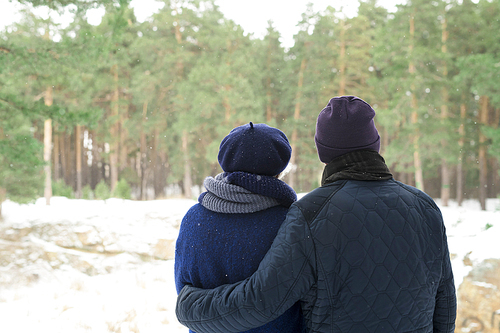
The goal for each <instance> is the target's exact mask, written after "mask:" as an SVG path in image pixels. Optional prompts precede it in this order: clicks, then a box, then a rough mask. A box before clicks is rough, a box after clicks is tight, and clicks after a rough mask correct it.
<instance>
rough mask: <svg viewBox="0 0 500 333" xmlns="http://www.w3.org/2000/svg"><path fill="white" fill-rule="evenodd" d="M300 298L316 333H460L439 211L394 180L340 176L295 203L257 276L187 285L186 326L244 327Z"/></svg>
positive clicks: (181, 310) (182, 304) (182, 305)
mask: <svg viewBox="0 0 500 333" xmlns="http://www.w3.org/2000/svg"><path fill="white" fill-rule="evenodd" d="M297 300H301V301H302V310H303V313H304V316H305V319H306V321H307V326H308V331H310V332H356V333H362V332H453V331H454V323H455V314H456V297H455V287H454V283H453V274H452V270H451V264H450V258H449V252H448V245H447V240H446V234H445V227H444V224H443V220H442V216H441V213H440V211H439V209H438V207H437V206H436V205H435V203H434V201H433V200H432V199H431V198H430V197H428V196H427V195H426V194H425V193H423V192H421V191H419V190H417V189H415V188H413V187H410V186H407V185H404V184H402V183H400V182H397V181H395V180H394V179H389V180H382V181H358V180H340V181H335V182H333V183H331V184H329V185H326V186H323V187H321V188H318V189H316V190H314V191H313V192H311V193H309V194H308V195H306V196H305V197H304V198H302V199H301V200H299V201H298V202H297V203H295V204H294V205H293V206H292V207H291V209H290V211H289V213H288V216H287V219H286V220H285V222H284V223H283V224H282V226H281V228H280V230H279V231H278V235H277V237H276V239H275V241H274V243H273V245H272V247H271V249H270V250H269V252H268V253H267V255H266V256H265V257H264V259H263V261H262V262H261V264H260V266H259V269H258V270H257V271H256V272H255V274H253V275H252V276H251V277H250V278H248V279H246V280H244V281H243V282H240V283H238V284H233V285H227V286H221V287H218V288H216V289H213V290H210V291H204V290H200V289H197V288H192V287H184V288H183V290H182V291H181V293H180V295H179V298H178V301H177V309H176V312H177V316H178V319H179V321H180V322H181V323H183V324H184V325H186V326H188V327H190V328H191V329H193V330H195V331H196V332H238V331H243V330H245V329H248V328H251V327H256V326H260V325H262V324H263V323H266V322H268V321H270V320H273V319H274V318H276V317H278V316H279V315H280V314H281V313H283V312H284V311H285V310H286V309H288V308H289V307H290V306H292V305H293V304H294V303H295V302H296V301H297Z"/></svg>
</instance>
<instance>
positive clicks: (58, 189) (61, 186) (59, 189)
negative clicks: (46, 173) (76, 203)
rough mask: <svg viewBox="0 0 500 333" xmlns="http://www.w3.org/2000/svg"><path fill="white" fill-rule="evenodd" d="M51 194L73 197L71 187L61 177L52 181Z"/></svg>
mask: <svg viewBox="0 0 500 333" xmlns="http://www.w3.org/2000/svg"><path fill="white" fill-rule="evenodd" d="M52 195H53V196H55V197H66V198H70V199H73V198H74V197H75V196H74V193H73V188H72V187H71V186H69V185H67V184H66V183H65V182H64V180H62V179H59V180H58V181H55V182H54V181H53V182H52Z"/></svg>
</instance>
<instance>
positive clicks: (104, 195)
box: [94, 180, 111, 200]
mask: <svg viewBox="0 0 500 333" xmlns="http://www.w3.org/2000/svg"><path fill="white" fill-rule="evenodd" d="M94 194H95V198H96V199H98V200H106V199H109V198H110V196H111V193H110V191H109V186H108V184H106V182H105V181H104V180H101V181H100V182H99V183H98V184H97V185H96V187H95V191H94Z"/></svg>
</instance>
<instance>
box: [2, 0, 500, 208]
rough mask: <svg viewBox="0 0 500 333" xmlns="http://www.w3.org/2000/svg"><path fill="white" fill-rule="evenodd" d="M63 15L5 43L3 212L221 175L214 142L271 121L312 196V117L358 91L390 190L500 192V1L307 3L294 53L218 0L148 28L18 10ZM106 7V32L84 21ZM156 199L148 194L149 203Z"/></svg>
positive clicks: (69, 3) (119, 12)
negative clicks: (69, 195) (64, 196)
mask: <svg viewBox="0 0 500 333" xmlns="http://www.w3.org/2000/svg"><path fill="white" fill-rule="evenodd" d="M19 2H21V3H27V4H32V5H33V6H42V5H46V6H49V7H50V8H51V9H52V10H53V11H61V10H63V9H68V8H70V9H71V10H72V11H73V14H74V20H73V22H72V23H71V24H70V25H69V26H68V27H64V28H61V27H60V26H58V25H57V24H55V23H54V22H53V21H52V19H51V18H48V19H43V18H40V17H37V16H35V15H34V14H33V13H32V12H30V11H29V10H26V11H25V12H24V17H23V20H22V21H21V22H18V23H15V24H13V25H12V26H9V27H7V28H6V29H5V30H4V31H2V32H0V202H2V201H3V200H4V199H5V198H9V199H11V200H15V201H18V202H26V201H28V200H32V199H33V198H36V197H39V196H42V195H44V196H45V197H46V200H47V203H49V202H50V197H51V195H52V188H53V186H55V185H54V184H61V183H62V184H65V185H66V186H70V187H71V188H72V190H73V191H74V193H75V196H76V197H82V191H83V189H84V188H90V189H92V190H93V189H95V188H96V186H97V185H98V184H99V183H105V184H107V185H108V186H109V187H110V189H111V190H114V189H115V188H116V186H117V184H118V183H119V181H123V182H126V183H127V184H128V185H129V186H130V187H131V188H132V190H133V192H134V193H135V196H136V198H137V199H150V198H161V197H165V195H166V194H167V192H166V189H169V188H179V189H180V191H181V192H182V195H184V196H186V197H192V195H193V194H192V192H191V189H192V187H193V185H197V184H198V185H200V184H202V182H203V179H204V178H205V177H206V176H208V175H214V174H216V173H218V172H220V167H219V166H218V163H217V151H218V145H219V143H220V140H221V139H222V138H223V137H224V136H225V135H226V134H227V133H228V132H229V131H230V130H231V129H232V128H234V127H235V126H239V125H242V124H244V123H248V122H249V121H252V122H254V123H258V122H265V123H267V124H269V125H271V126H275V127H278V128H280V129H281V130H283V131H284V132H285V133H286V134H287V136H288V138H289V140H290V142H291V145H292V148H293V153H292V159H291V169H290V171H289V172H288V173H287V174H286V176H285V180H286V181H287V182H288V183H289V184H290V185H291V186H293V187H294V188H295V189H296V190H297V191H309V190H311V189H313V188H314V187H317V186H318V185H319V175H320V174H321V171H322V165H321V163H320V162H319V160H318V158H317V155H316V150H315V146H314V140H313V138H314V131H315V122H316V117H317V115H318V114H319V112H320V111H321V109H322V108H323V107H324V106H325V105H326V104H327V102H328V101H329V99H330V98H331V97H334V96H339V95H356V96H359V97H361V98H363V99H364V100H366V101H367V102H369V103H370V104H371V105H372V106H373V107H374V108H375V110H376V112H377V116H376V119H375V121H376V125H377V128H378V129H379V132H380V134H381V138H382V148H381V150H382V151H381V153H382V155H383V156H384V157H385V158H386V161H387V163H388V165H389V167H390V168H391V170H392V172H393V173H394V175H395V178H396V179H398V180H401V181H403V182H405V183H407V184H410V185H414V186H416V187H418V188H420V189H422V190H424V191H426V192H427V193H429V194H430V195H431V196H433V197H436V198H437V197H439V198H441V200H442V204H443V205H447V204H448V200H449V199H450V198H454V199H456V200H457V201H458V202H459V204H461V202H462V201H463V200H464V199H465V198H477V199H479V201H480V202H481V206H482V208H483V209H485V207H486V198H488V197H496V196H497V195H498V193H499V192H500V184H499V183H500V176H499V172H498V171H499V164H498V163H499V157H500V129H499V128H498V125H499V123H500V34H498V33H496V32H498V31H500V0H479V1H476V2H477V3H475V2H472V1H470V0H462V1H457V0H447V1H444V0H435V1H424V0H413V1H408V2H407V3H406V4H404V5H399V6H398V7H397V10H396V11H395V12H392V13H390V12H388V11H387V9H385V8H383V7H381V6H379V5H377V2H376V1H375V0H365V1H361V2H360V6H359V10H358V13H357V15H356V16H354V17H347V16H346V15H344V13H343V12H342V11H339V10H336V9H334V8H332V7H328V8H327V9H326V10H325V11H315V9H314V8H313V6H312V5H308V6H307V7H306V8H305V11H304V13H303V14H302V19H301V21H300V22H298V23H297V24H298V27H299V32H298V33H297V34H296V35H295V36H294V42H295V43H294V46H293V47H290V48H285V47H283V45H282V44H281V42H280V37H281V36H280V33H279V32H278V31H277V30H276V29H275V27H274V26H273V23H272V21H270V22H269V24H268V28H267V34H266V35H265V37H263V38H262V39H259V38H255V37H254V36H252V35H248V34H245V33H244V31H243V29H242V28H241V26H239V25H238V23H237V22H234V21H232V20H230V19H227V18H226V17H224V15H223V13H222V12H221V11H220V10H219V8H218V6H217V5H216V3H215V2H214V0H164V1H163V2H164V3H165V6H164V7H163V8H162V9H160V10H159V11H158V12H157V13H155V14H153V15H152V17H151V18H150V19H149V20H146V21H145V22H143V23H139V22H137V20H136V18H135V17H134V13H133V10H132V9H131V8H130V7H129V1H128V0H115V1H112V0H104V1H98V0H96V1H91V2H89V1H85V0H64V1H63V0H59V1H44V0H37V1H35V0H33V1H28V0H23V1H19ZM92 6H104V7H105V8H106V13H105V15H104V17H103V19H102V22H101V23H100V24H99V25H98V26H93V25H90V24H89V23H88V22H87V19H86V15H87V10H88V9H89V8H91V7H92ZM148 193H149V194H148Z"/></svg>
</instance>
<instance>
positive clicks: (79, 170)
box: [75, 125, 82, 199]
mask: <svg viewBox="0 0 500 333" xmlns="http://www.w3.org/2000/svg"><path fill="white" fill-rule="evenodd" d="M81 137H82V127H81V126H80V125H76V127H75V156H76V193H75V197H76V198H77V199H81V198H82V140H81Z"/></svg>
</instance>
